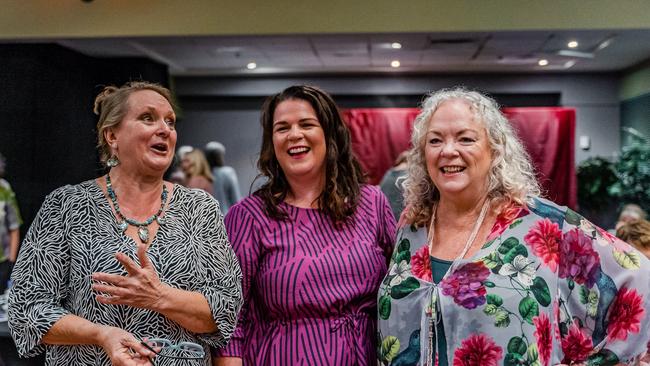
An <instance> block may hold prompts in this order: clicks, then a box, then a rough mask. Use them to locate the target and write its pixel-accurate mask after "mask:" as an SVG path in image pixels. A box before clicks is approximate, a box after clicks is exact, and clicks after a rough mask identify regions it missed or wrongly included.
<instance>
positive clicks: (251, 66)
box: [246, 62, 257, 70]
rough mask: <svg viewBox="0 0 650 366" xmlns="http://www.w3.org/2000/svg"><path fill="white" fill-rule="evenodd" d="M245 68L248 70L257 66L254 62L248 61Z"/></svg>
mask: <svg viewBox="0 0 650 366" xmlns="http://www.w3.org/2000/svg"><path fill="white" fill-rule="evenodd" d="M246 68H247V69H249V70H255V69H256V68H257V64H256V63H255V62H249V63H248V65H246Z"/></svg>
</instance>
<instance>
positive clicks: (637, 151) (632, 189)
mask: <svg viewBox="0 0 650 366" xmlns="http://www.w3.org/2000/svg"><path fill="white" fill-rule="evenodd" d="M614 171H615V174H616V178H617V179H618V180H617V181H616V182H615V183H614V184H613V185H612V186H610V187H609V193H610V194H611V195H612V196H613V197H617V198H619V199H620V201H621V202H623V203H636V204H638V205H640V206H641V207H643V208H644V209H645V210H647V209H649V208H650V141H648V139H647V138H644V137H638V138H637V140H636V141H634V142H632V143H631V144H629V145H628V146H625V147H623V149H622V150H621V157H620V159H619V160H618V162H617V163H616V164H615V165H614Z"/></svg>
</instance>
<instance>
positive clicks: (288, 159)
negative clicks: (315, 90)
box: [273, 99, 327, 182]
mask: <svg viewBox="0 0 650 366" xmlns="http://www.w3.org/2000/svg"><path fill="white" fill-rule="evenodd" d="M273 150H274V152H275V157H276V159H277V160H278V163H279V164H280V167H281V168H282V171H283V172H284V175H285V176H286V177H287V179H288V180H289V182H291V181H292V180H294V179H307V180H309V179H314V180H322V179H323V178H324V176H325V154H326V150H327V148H326V143H325V133H324V131H323V128H322V126H321V124H320V122H319V121H318V117H317V116H316V111H315V110H314V108H312V106H311V104H309V102H307V101H305V100H302V99H289V100H285V101H283V102H280V104H278V105H277V107H276V108H275V111H274V112H273Z"/></svg>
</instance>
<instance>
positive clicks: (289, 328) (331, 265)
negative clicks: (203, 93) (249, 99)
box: [215, 86, 395, 365]
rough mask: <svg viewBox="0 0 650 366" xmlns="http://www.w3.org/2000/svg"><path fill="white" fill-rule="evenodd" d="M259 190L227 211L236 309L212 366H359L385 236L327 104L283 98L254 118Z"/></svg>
mask: <svg viewBox="0 0 650 366" xmlns="http://www.w3.org/2000/svg"><path fill="white" fill-rule="evenodd" d="M261 122H262V128H263V140H262V147H261V151H260V158H259V161H258V168H259V170H260V172H261V174H260V175H261V176H263V177H265V178H266V179H267V181H266V183H265V184H264V185H263V186H262V187H261V188H260V189H259V190H257V191H256V192H255V193H254V194H253V195H251V196H249V197H248V198H246V199H244V200H242V201H241V202H239V203H238V204H236V205H235V206H233V207H231V208H230V210H229V211H228V214H227V215H226V219H225V222H226V230H227V232H228V235H229V237H230V240H231V244H232V245H233V248H234V250H235V253H237V256H238V257H239V260H240V264H241V266H242V272H243V282H242V289H243V291H244V308H243V309H242V312H241V314H240V318H239V324H238V327H237V329H236V330H235V333H234V335H233V338H232V340H231V342H230V343H229V345H228V346H227V347H225V348H223V349H221V350H219V351H218V354H219V356H220V358H218V359H217V362H216V363H215V364H216V365H241V364H242V362H243V364H245V365H307V364H308V365H369V364H374V363H375V362H376V361H375V353H376V351H375V346H374V344H375V329H376V325H375V322H376V316H375V314H376V302H375V299H374V297H375V296H376V294H377V289H378V287H379V283H380V281H381V279H382V277H383V275H384V273H385V272H386V265H387V260H388V258H390V254H391V244H390V243H391V242H392V241H393V238H394V234H395V220H394V218H393V215H392V212H391V210H390V206H389V204H388V201H387V200H386V197H385V196H384V195H383V194H382V193H381V191H380V190H379V189H378V188H377V187H372V186H367V185H364V184H362V182H363V176H362V172H361V168H360V165H359V163H358V162H357V160H356V159H355V158H354V156H353V154H352V150H351V144H350V134H349V131H348V129H347V127H346V125H345V123H344V122H343V120H342V118H341V116H340V114H339V111H338V108H337V107H336V104H335V103H334V101H333V100H332V98H331V97H330V96H329V95H328V94H327V93H325V92H323V91H322V90H319V89H317V88H314V87H309V86H292V87H289V88H287V89H285V90H284V91H282V92H281V93H279V94H276V95H273V96H271V97H270V98H269V99H267V101H266V102H265V104H264V107H263V110H262V118H261Z"/></svg>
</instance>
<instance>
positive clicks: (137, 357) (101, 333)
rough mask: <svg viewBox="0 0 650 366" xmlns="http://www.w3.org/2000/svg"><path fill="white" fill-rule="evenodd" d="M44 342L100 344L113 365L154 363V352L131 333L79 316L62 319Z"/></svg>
mask: <svg viewBox="0 0 650 366" xmlns="http://www.w3.org/2000/svg"><path fill="white" fill-rule="evenodd" d="M43 343H45V344H53V345H81V344H87V345H97V346H100V347H102V348H103V349H104V351H105V352H106V354H107V355H108V357H109V358H110V360H111V363H112V364H113V365H124V366H139V365H149V364H151V361H150V359H149V358H150V357H154V356H155V354H154V353H153V352H151V351H150V350H149V349H147V348H146V347H144V346H143V345H142V344H141V343H140V341H139V340H137V339H136V338H135V337H134V336H133V335H132V334H131V333H129V332H127V331H125V330H122V329H120V328H115V327H109V326H106V325H99V324H95V323H93V322H90V321H88V320H86V319H84V318H81V317H78V316H76V315H72V314H68V315H65V316H64V317H63V318H61V319H59V320H58V321H57V322H56V323H54V325H53V326H52V327H51V328H50V330H48V331H47V333H45V335H44V336H43Z"/></svg>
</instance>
